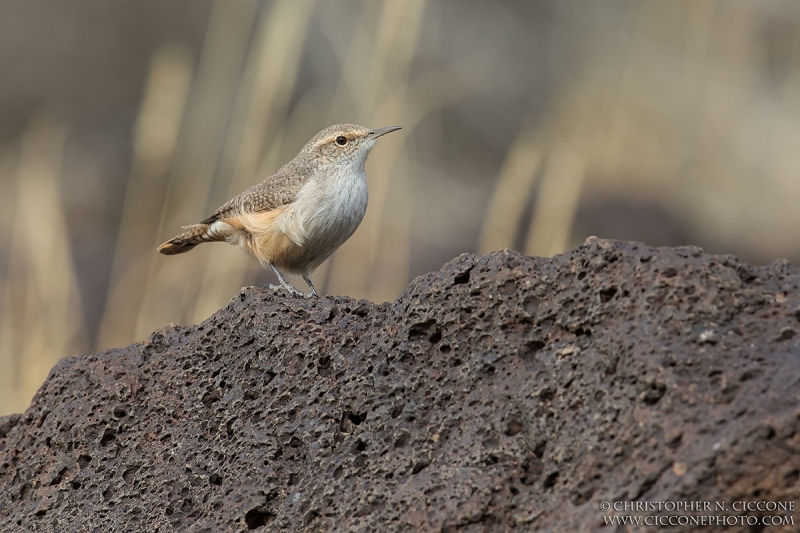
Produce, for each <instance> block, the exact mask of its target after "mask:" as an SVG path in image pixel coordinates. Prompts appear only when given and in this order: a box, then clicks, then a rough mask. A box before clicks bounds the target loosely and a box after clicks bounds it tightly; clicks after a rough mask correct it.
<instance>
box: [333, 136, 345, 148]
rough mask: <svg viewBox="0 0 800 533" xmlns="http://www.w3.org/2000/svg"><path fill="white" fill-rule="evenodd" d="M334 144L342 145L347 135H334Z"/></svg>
mask: <svg viewBox="0 0 800 533" xmlns="http://www.w3.org/2000/svg"><path fill="white" fill-rule="evenodd" d="M336 144H338V145H339V146H344V145H345V144H347V137H345V136H344V135H339V136H338V137H336Z"/></svg>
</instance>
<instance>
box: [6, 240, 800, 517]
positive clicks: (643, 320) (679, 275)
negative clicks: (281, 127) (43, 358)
mask: <svg viewBox="0 0 800 533" xmlns="http://www.w3.org/2000/svg"><path fill="white" fill-rule="evenodd" d="M798 285H800V271H798V269H796V268H794V267H792V266H790V265H789V264H788V263H786V262H785V261H784V262H782V261H778V262H775V263H773V264H772V265H770V266H767V267H758V268H757V267H751V266H748V265H745V264H743V263H741V262H740V261H738V260H737V259H735V258H734V257H730V256H711V255H707V254H705V253H703V252H702V251H701V250H700V249H696V248H678V249H653V248H648V247H646V246H644V245H641V244H635V243H621V242H612V241H599V240H591V241H589V242H587V244H586V245H584V246H581V247H580V248H577V249H575V250H572V251H570V252H568V253H566V254H564V255H560V256H556V257H554V258H553V259H543V258H536V257H525V256H522V255H519V254H517V253H513V252H509V251H503V252H497V253H494V254H491V255H488V256H485V257H477V256H474V255H462V256H461V257H458V258H457V259H455V260H453V261H451V262H450V263H448V264H447V265H445V267H444V268H443V269H442V270H441V271H440V272H438V273H431V274H428V275H426V276H422V277H420V278H418V279H416V280H415V281H414V282H413V283H412V284H411V286H409V288H408V289H407V290H406V291H405V293H403V294H402V295H401V296H400V298H399V299H398V300H397V301H396V302H395V303H392V304H388V303H387V304H382V305H375V304H372V303H370V302H367V301H355V300H352V299H349V298H344V297H336V298H333V297H328V298H321V299H315V300H302V299H292V298H288V297H287V296H286V295H285V293H273V292H272V291H269V290H262V289H258V288H253V287H250V288H247V289H243V290H242V291H241V293H240V294H239V295H238V296H236V297H235V298H234V299H233V301H231V303H230V304H229V305H228V306H227V307H226V308H225V309H222V310H220V311H219V312H218V313H216V314H215V315H214V316H212V317H211V318H209V319H208V320H206V321H205V322H204V323H202V324H200V325H199V326H188V327H181V326H170V327H167V328H165V329H163V330H160V331H157V332H155V333H154V334H153V335H152V336H151V337H150V338H149V339H148V340H147V342H143V343H139V344H134V345H132V346H129V347H127V348H120V349H115V350H109V351H106V352H102V353H99V354H97V355H92V356H80V357H71V358H66V359H63V360H62V361H61V362H60V363H59V364H57V365H56V366H55V367H54V368H53V370H52V372H51V373H50V376H49V377H48V379H47V381H46V382H45V383H44V385H43V386H42V388H41V389H40V390H39V392H38V393H37V395H36V397H35V398H34V400H33V403H32V404H31V406H30V408H29V409H28V410H27V411H26V412H25V413H23V414H22V415H13V416H10V417H5V418H3V419H0V525H1V526H2V527H0V529H1V530H2V531H102V532H105V531H161V532H165V531H190V532H217V531H246V530H249V529H256V530H258V529H261V530H262V531H276V530H281V529H286V530H293V531H445V532H450V531H468V532H480V531H485V532H494V531H510V530H516V531H565V532H566V531H570V532H572V531H590V530H597V531H627V530H637V529H636V528H634V527H629V528H628V529H626V527H617V526H610V525H609V526H604V519H607V518H608V517H613V516H621V515H623V514H625V513H615V512H614V511H613V509H612V510H611V511H608V512H604V511H602V510H601V507H602V505H603V503H602V502H614V501H638V502H658V501H709V502H724V503H725V504H727V505H728V506H729V509H728V511H727V512H726V513H725V514H727V515H731V516H733V517H734V518H735V517H737V516H739V517H740V518H741V516H740V515H743V514H749V515H752V516H756V517H760V516H761V515H762V514H765V513H760V514H759V513H757V512H755V513H742V512H736V511H733V510H731V509H730V505H732V504H733V503H734V502H737V501H741V500H753V501H756V500H758V501H783V502H787V501H793V502H798V500H800V483H799V482H798V477H800V474H799V473H800V364H798V363H800V346H799V345H798V342H800V336H798V335H797V332H798V331H800V291H798ZM798 503H800V502H798ZM795 505H796V504H795ZM627 514H630V513H627ZM684 514H685V513H684ZM702 514H709V513H702ZM766 514H780V515H788V516H790V517H792V519H793V520H794V521H795V523H796V524H798V525H795V526H790V527H784V528H777V527H770V528H768V531H791V530H797V528H798V527H800V514H798V515H797V516H793V513H791V512H789V513H785V512H784V513H766ZM650 529H652V528H650ZM692 529H693V528H688V529H687V528H677V530H680V531H688V530H692ZM761 529H763V528H762V527H761V526H755V527H750V528H749V529H748V526H735V527H728V526H714V527H706V528H703V531H726V532H730V531H760V530H761Z"/></svg>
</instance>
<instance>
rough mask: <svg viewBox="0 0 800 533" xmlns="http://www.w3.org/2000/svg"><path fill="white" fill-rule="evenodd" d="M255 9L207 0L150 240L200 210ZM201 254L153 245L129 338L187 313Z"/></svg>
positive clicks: (244, 0)
mask: <svg viewBox="0 0 800 533" xmlns="http://www.w3.org/2000/svg"><path fill="white" fill-rule="evenodd" d="M257 8H258V3H257V2H255V1H252V0H240V1H237V2H225V1H223V0H219V1H217V2H215V4H214V8H213V10H212V14H211V20H210V22H209V27H208V31H207V35H206V40H205V43H204V47H203V52H202V53H201V56H200V63H199V65H198V68H197V73H196V75H195V78H194V82H193V84H192V89H191V92H190V96H189V101H188V103H187V106H186V111H185V115H184V120H183V124H182V127H181V135H180V139H179V142H178V149H177V152H176V156H175V163H174V167H173V170H172V173H171V175H170V179H169V183H168V186H167V192H166V196H165V198H164V201H163V204H162V211H161V216H160V221H159V229H158V236H159V239H158V240H157V241H156V242H154V245H155V244H157V242H158V241H163V240H166V239H168V238H169V237H172V236H173V235H174V234H175V233H176V232H177V231H179V230H180V228H181V226H183V225H186V224H188V223H191V222H194V221H198V220H202V219H203V218H205V217H206V216H207V215H208V212H207V211H208V209H209V199H210V197H211V195H212V190H213V187H214V182H215V179H216V169H217V165H218V162H219V160H220V157H221V153H222V146H223V145H224V139H225V136H226V131H227V127H228V123H229V119H230V114H231V109H232V106H233V102H234V100H235V98H236V93H237V91H238V88H239V80H240V76H241V72H240V70H241V65H242V64H243V61H244V58H245V55H246V52H247V47H248V44H249V41H250V28H251V27H252V25H253V21H254V16H255V14H256V12H257ZM205 254H208V250H207V249H206V250H205V251H204V250H203V247H200V248H198V250H194V251H193V252H192V253H191V254H188V255H186V256H179V257H169V258H165V257H163V256H160V255H159V254H157V253H156V252H155V246H154V249H153V251H152V254H151V256H150V267H149V274H148V281H147V283H146V284H145V286H144V296H143V299H142V305H141V307H140V308H139V310H138V312H137V318H136V327H135V330H134V336H135V338H137V339H141V338H144V337H145V336H146V335H148V334H149V333H150V332H151V331H153V330H154V329H156V328H158V327H162V326H163V325H164V324H166V323H169V322H176V321H180V322H188V321H189V320H190V317H191V308H192V302H193V301H194V300H195V299H196V298H197V289H196V287H197V286H198V284H197V283H189V282H187V280H190V279H196V280H199V279H202V276H203V273H204V269H205V257H204V255H205Z"/></svg>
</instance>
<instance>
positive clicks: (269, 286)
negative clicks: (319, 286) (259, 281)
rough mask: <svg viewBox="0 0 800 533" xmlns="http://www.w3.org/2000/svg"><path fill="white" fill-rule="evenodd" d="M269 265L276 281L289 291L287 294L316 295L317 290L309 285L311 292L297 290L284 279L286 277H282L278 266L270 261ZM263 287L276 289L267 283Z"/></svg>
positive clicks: (304, 296) (307, 296)
mask: <svg viewBox="0 0 800 533" xmlns="http://www.w3.org/2000/svg"><path fill="white" fill-rule="evenodd" d="M269 266H270V267H272V271H273V272H275V275H276V276H278V281H279V282H280V284H281V287H283V288H284V289H286V290H287V291H289V294H291V295H292V296H302V297H303V298H311V297H312V296H316V295H317V292H316V291H315V290H314V287H311V292H303V291H301V290H298V289H297V288H295V287H294V285H292V284H291V283H289V282H288V281H286V278H284V277H283V274H281V271H280V270H278V268H277V267H276V266H275V265H273V264H272V263H270V264H269ZM264 288H265V289H277V288H278V287H277V286H275V285H272V284H269V283H268V284H266V285H265V286H264Z"/></svg>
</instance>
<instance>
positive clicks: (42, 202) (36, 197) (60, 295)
mask: <svg viewBox="0 0 800 533" xmlns="http://www.w3.org/2000/svg"><path fill="white" fill-rule="evenodd" d="M66 135H67V134H66V130H65V129H64V128H62V127H60V126H58V125H56V124H54V123H52V122H51V121H49V120H48V119H47V118H46V117H45V116H40V115H36V116H34V117H33V118H32V119H31V120H30V122H29V124H28V126H27V129H26V131H25V134H24V136H23V139H22V144H21V153H20V163H19V172H18V175H17V179H16V184H17V196H16V202H15V203H16V211H15V214H14V222H13V233H12V239H11V244H10V252H11V253H10V263H9V265H10V266H9V277H8V279H7V280H6V289H5V291H4V292H5V298H4V301H3V302H2V304H3V307H4V308H3V310H2V314H1V316H2V321H3V326H2V332H3V337H4V340H3V342H2V343H0V349H2V350H3V353H0V360H4V361H8V360H9V359H12V358H17V359H16V362H15V366H16V368H17V369H19V371H18V373H17V374H16V376H15V377H16V380H15V381H16V382H15V383H12V386H11V388H12V389H16V391H17V394H18V395H19V397H18V398H17V401H16V402H15V404H16V405H19V401H20V398H24V399H25V400H24V401H27V400H29V399H30V398H31V397H32V396H33V394H34V392H36V390H37V389H38V387H39V386H40V385H41V383H42V381H43V380H44V378H45V377H46V376H47V373H48V372H49V370H50V368H51V367H52V366H53V364H54V363H55V362H56V361H58V359H60V358H61V357H63V356H64V355H68V354H70V353H75V352H76V351H78V350H86V349H88V336H87V331H86V327H85V322H84V314H83V307H82V304H81V298H80V286H79V284H78V277H77V274H76V272H75V267H74V264H73V260H72V254H71V250H70V244H69V242H70V241H69V235H68V233H67V224H66V218H65V216H64V212H63V210H62V208H61V203H60V198H59V190H60V174H61V160H62V152H63V147H64V141H65V139H66ZM7 350H11V352H10V353H9V352H8V351H7Z"/></svg>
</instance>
